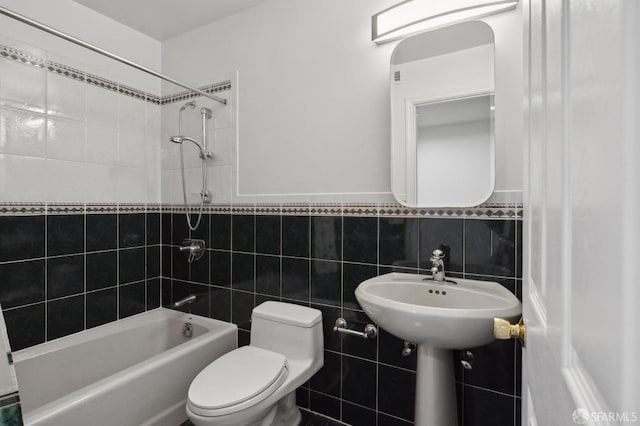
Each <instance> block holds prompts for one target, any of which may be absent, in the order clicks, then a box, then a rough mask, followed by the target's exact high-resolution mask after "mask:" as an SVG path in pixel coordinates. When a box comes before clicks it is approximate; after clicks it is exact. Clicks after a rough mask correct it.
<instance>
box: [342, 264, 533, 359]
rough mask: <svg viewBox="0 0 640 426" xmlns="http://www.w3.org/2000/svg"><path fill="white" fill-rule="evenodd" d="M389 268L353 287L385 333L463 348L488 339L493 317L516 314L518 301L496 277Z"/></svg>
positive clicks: (474, 345) (505, 316)
mask: <svg viewBox="0 0 640 426" xmlns="http://www.w3.org/2000/svg"><path fill="white" fill-rule="evenodd" d="M425 278H430V277H428V276H425V275H415V274H400V273H391V274H385V275H380V276H378V277H375V278H371V279H369V280H367V281H364V282H363V283H361V284H360V285H359V286H358V288H357V289H356V291H355V295H356V299H358V302H360V305H361V306H362V309H364V311H365V312H366V313H367V315H369V317H371V319H372V320H373V321H374V322H376V323H377V324H378V325H379V326H380V327H382V328H384V329H385V330H387V331H388V332H389V333H391V334H393V335H395V336H397V337H399V338H401V339H404V340H408V341H410V342H415V343H417V344H419V345H426V346H428V347H431V348H439V349H464V348H473V347H476V346H481V345H484V344H487V343H489V342H491V341H492V340H493V339H494V336H493V318H494V317H501V318H505V319H509V320H515V319H517V318H518V317H519V316H520V313H521V305H520V302H519V301H518V299H517V298H516V297H515V296H514V295H513V294H512V293H511V292H509V290H507V289H506V288H504V287H503V286H501V285H500V284H498V283H495V282H488V281H474V280H464V279H458V278H453V279H452V280H453V281H455V282H456V283H457V284H451V283H448V282H444V283H442V282H436V281H432V280H430V279H428V280H425Z"/></svg>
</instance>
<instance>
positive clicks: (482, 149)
mask: <svg viewBox="0 0 640 426" xmlns="http://www.w3.org/2000/svg"><path fill="white" fill-rule="evenodd" d="M494 87H495V84H494V41H493V32H492V31H491V28H490V27H489V26H488V25H487V24H485V23H484V22H480V21H474V22H467V23H463V24H458V25H454V26H451V27H447V28H444V29H440V30H437V31H432V32H429V33H425V34H420V35H417V36H414V37H410V38H408V39H406V40H404V41H403V42H401V43H399V44H398V46H396V48H395V50H394V53H393V55H392V58H391V113H392V117H391V121H392V135H391V136H392V138H391V139H392V144H391V145H392V189H393V194H394V196H395V197H396V199H397V200H398V201H399V202H400V203H402V204H404V205H407V206H411V207H471V206H475V205H478V204H481V203H482V202H484V201H486V200H487V199H488V198H489V196H491V193H492V192H493V188H494V183H495V137H494V112H495V111H494V103H493V94H494Z"/></svg>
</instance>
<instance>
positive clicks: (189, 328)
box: [171, 294, 196, 337]
mask: <svg viewBox="0 0 640 426" xmlns="http://www.w3.org/2000/svg"><path fill="white" fill-rule="evenodd" d="M195 301H196V296H195V294H190V295H189V296H187V297H185V298H182V299H180V300H178V301H177V302H174V303H173V304H172V305H171V307H172V308H180V307H182V306H184V305H187V307H188V308H189V315H191V304H192V303H193V302H195ZM189 319H191V318H189ZM182 334H183V335H184V337H191V336H193V324H191V323H190V322H189V321H187V322H185V323H184V325H183V326H182Z"/></svg>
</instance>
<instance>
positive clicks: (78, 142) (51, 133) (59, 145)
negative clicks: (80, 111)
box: [46, 116, 86, 161]
mask: <svg viewBox="0 0 640 426" xmlns="http://www.w3.org/2000/svg"><path fill="white" fill-rule="evenodd" d="M85 131H86V128H85V124H84V122H82V121H75V120H66V119H58V118H52V117H51V116H49V117H48V118H47V149H46V157H47V158H53V159H58V160H71V161H84V149H85V144H86V134H85Z"/></svg>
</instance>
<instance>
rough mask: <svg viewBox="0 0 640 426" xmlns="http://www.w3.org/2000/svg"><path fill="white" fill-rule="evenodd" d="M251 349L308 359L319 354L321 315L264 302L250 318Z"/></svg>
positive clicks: (297, 307) (305, 309)
mask: <svg viewBox="0 0 640 426" xmlns="http://www.w3.org/2000/svg"><path fill="white" fill-rule="evenodd" d="M251 346H257V347H259V348H263V349H267V350H270V351H273V352H278V353H281V354H283V355H285V356H286V357H287V358H289V359H303V360H304V359H308V360H312V359H314V358H316V357H317V356H318V354H322V350H323V349H324V340H323V337H322V312H320V311H319V310H317V309H313V308H307V307H305V306H299V305H294V304H291V303H282V302H264V303H262V304H261V305H259V306H256V307H255V308H254V309H253V313H252V315H251Z"/></svg>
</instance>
